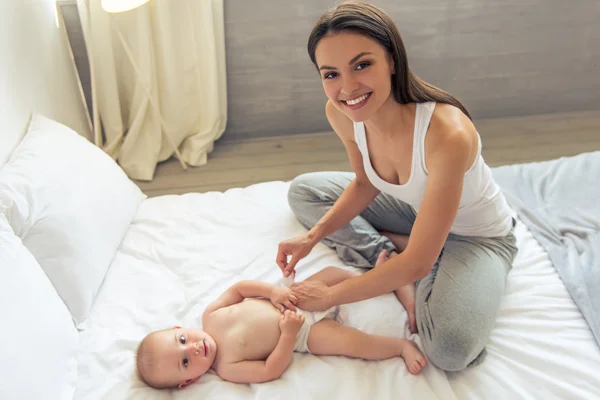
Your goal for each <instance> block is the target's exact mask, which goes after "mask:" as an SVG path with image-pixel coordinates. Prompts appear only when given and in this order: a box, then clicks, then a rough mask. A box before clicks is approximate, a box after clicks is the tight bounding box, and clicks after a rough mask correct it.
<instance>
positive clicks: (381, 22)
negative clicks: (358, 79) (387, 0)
mask: <svg viewBox="0 0 600 400" xmlns="http://www.w3.org/2000/svg"><path fill="white" fill-rule="evenodd" d="M341 31H351V32H354V33H357V34H360V35H364V36H367V37H369V38H371V39H373V40H375V41H377V42H378V43H379V44H380V45H381V46H383V48H384V49H386V50H387V52H388V54H389V55H390V56H391V57H392V59H393V60H394V67H395V73H394V75H392V91H393V92H394V97H395V99H396V101H397V102H398V103H400V104H407V103H424V102H428V101H435V102H438V103H446V104H451V105H453V106H455V107H457V108H459V109H460V110H461V111H462V112H463V113H465V115H466V116H467V117H469V118H471V115H470V114H469V112H468V111H467V109H466V108H465V106H464V105H463V104H462V103H461V102H460V101H458V99H456V97H454V96H452V95H451V94H450V93H448V92H446V91H444V90H442V89H440V88H437V87H435V86H433V85H431V84H429V83H427V82H425V81H424V80H422V79H420V78H419V77H418V76H416V75H415V74H413V73H412V71H411V70H410V68H408V59H407V57H406V49H405V48H404V43H403V42H402V37H401V36H400V32H398V28H397V27H396V24H395V23H394V21H392V19H391V18H390V17H389V16H388V15H387V14H386V13H385V12H384V11H383V10H381V9H380V8H377V7H375V6H374V5H372V4H369V3H363V2H346V3H341V4H338V5H337V6H335V7H332V8H330V9H329V10H327V11H326V12H325V13H324V14H323V15H322V16H321V18H319V20H318V21H317V23H316V24H315V27H314V28H313V30H312V32H311V34H310V37H309V38H308V54H309V56H310V59H311V60H312V62H313V64H315V66H316V67H317V68H318V65H317V61H316V60H315V49H316V48H317V45H318V44H319V41H320V40H321V39H322V38H323V37H324V36H326V35H327V34H328V33H330V32H333V33H337V32H341Z"/></svg>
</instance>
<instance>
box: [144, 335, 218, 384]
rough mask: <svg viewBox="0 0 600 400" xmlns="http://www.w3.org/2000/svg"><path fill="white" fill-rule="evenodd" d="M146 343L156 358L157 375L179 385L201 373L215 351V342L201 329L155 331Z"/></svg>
mask: <svg viewBox="0 0 600 400" xmlns="http://www.w3.org/2000/svg"><path fill="white" fill-rule="evenodd" d="M148 345H150V348H149V350H150V351H152V352H154V353H155V355H156V359H157V360H160V361H159V363H160V365H159V366H157V367H158V368H157V370H160V374H161V378H162V379H165V380H166V381H168V382H178V383H179V384H185V383H186V381H189V380H194V379H196V378H199V377H200V376H202V375H203V374H204V373H205V372H206V371H208V370H209V369H210V366H211V365H212V363H213V361H214V360H215V356H216V354H217V344H216V343H215V341H214V340H213V338H212V337H211V336H210V335H209V334H207V333H206V332H204V331H203V330H201V329H186V328H179V327H175V328H173V329H169V330H166V331H160V332H156V333H155V334H154V335H153V337H152V341H151V342H150V343H148Z"/></svg>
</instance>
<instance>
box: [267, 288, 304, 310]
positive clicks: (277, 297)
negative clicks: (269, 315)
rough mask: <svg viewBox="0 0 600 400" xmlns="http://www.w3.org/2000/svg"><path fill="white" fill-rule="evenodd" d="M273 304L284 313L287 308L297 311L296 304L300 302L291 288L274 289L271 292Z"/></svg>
mask: <svg viewBox="0 0 600 400" xmlns="http://www.w3.org/2000/svg"><path fill="white" fill-rule="evenodd" d="M270 300H271V303H273V305H274V306H275V308H277V309H278V310H279V311H281V312H284V311H285V309H286V308H288V309H289V310H292V311H296V307H295V306H294V303H295V302H296V301H298V299H296V296H294V295H293V294H292V291H291V289H290V288H279V287H276V288H273V291H272V292H271V299H270Z"/></svg>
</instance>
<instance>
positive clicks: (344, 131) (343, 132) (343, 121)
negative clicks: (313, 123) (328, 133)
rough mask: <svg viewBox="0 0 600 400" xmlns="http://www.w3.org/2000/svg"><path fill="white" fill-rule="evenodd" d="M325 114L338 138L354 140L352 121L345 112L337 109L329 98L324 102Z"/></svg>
mask: <svg viewBox="0 0 600 400" xmlns="http://www.w3.org/2000/svg"><path fill="white" fill-rule="evenodd" d="M325 115H327V120H328V121H329V124H330V125H331V127H332V128H333V130H334V131H335V133H337V135H338V136H339V137H340V138H342V139H347V140H352V141H353V140H354V123H353V122H352V120H351V119H350V118H348V117H347V116H346V114H344V113H343V112H341V111H340V110H338V109H337V107H336V106H335V105H334V104H333V103H332V102H331V100H327V103H326V104H325Z"/></svg>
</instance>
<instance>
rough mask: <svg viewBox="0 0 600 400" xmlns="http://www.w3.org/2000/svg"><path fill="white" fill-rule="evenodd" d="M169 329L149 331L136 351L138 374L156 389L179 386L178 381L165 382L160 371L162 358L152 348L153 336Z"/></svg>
mask: <svg viewBox="0 0 600 400" xmlns="http://www.w3.org/2000/svg"><path fill="white" fill-rule="evenodd" d="M168 330H169V329H164V330H161V331H155V332H151V333H149V334H148V335H146V337H145V338H144V339H142V341H141V342H140V344H139V346H138V348H137V351H136V357H135V358H136V360H135V364H136V370H137V375H138V376H139V378H140V379H141V380H142V381H143V382H144V383H145V384H146V385H148V386H150V387H153V388H155V389H166V388H171V387H175V386H177V383H174V382H165V381H164V380H161V379H160V377H161V375H162V374H161V373H160V362H159V361H160V360H158V359H157V357H156V353H155V352H154V350H153V349H152V348H151V342H152V339H153V337H154V336H156V335H157V334H158V333H161V332H165V331H168Z"/></svg>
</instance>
